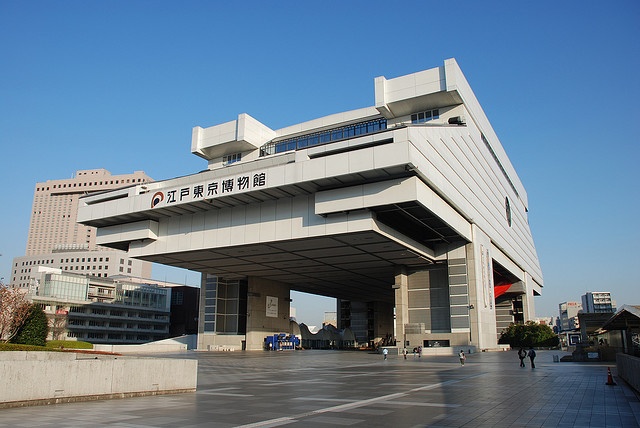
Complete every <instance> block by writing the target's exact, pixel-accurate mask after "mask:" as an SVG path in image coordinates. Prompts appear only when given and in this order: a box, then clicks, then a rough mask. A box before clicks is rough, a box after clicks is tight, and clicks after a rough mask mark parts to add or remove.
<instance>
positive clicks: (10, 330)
mask: <svg viewBox="0 0 640 428" xmlns="http://www.w3.org/2000/svg"><path fill="white" fill-rule="evenodd" d="M29 307H30V304H29V300H28V299H27V293H25V292H24V291H23V290H21V289H19V288H11V287H7V286H5V285H2V286H0V341H2V342H8V341H10V340H11V339H12V338H13V337H14V336H15V335H16V333H17V332H18V329H19V328H20V327H21V326H22V324H23V323H24V321H25V320H26V319H27V316H28V315H29Z"/></svg>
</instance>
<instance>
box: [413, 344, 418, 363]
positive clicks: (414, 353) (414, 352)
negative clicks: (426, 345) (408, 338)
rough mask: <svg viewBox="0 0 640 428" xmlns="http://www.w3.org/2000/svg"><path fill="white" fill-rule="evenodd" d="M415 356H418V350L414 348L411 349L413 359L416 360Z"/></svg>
mask: <svg viewBox="0 0 640 428" xmlns="http://www.w3.org/2000/svg"><path fill="white" fill-rule="evenodd" d="M416 355H418V348H416V347H415V346H414V347H413V359H414V360H415V359H416Z"/></svg>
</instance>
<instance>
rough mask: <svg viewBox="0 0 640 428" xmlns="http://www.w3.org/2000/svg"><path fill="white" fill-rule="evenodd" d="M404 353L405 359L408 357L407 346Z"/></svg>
mask: <svg viewBox="0 0 640 428" xmlns="http://www.w3.org/2000/svg"><path fill="white" fill-rule="evenodd" d="M402 353H403V354H404V359H405V360H406V359H407V347H406V346H405V348H404V349H403V350H402Z"/></svg>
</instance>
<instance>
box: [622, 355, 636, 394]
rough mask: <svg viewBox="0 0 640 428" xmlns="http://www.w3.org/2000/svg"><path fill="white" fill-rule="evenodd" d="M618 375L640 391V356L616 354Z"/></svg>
mask: <svg viewBox="0 0 640 428" xmlns="http://www.w3.org/2000/svg"><path fill="white" fill-rule="evenodd" d="M616 367H617V369H618V376H619V377H620V378H622V379H624V381H625V382H627V383H628V384H629V385H630V386H631V387H632V388H633V389H635V390H636V391H637V392H640V358H638V357H634V356H631V355H627V354H617V355H616Z"/></svg>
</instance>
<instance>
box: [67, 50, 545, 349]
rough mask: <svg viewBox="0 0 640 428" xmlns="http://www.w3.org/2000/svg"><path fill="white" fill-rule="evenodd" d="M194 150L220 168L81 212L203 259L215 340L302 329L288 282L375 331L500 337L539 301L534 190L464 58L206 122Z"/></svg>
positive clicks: (444, 341)
mask: <svg viewBox="0 0 640 428" xmlns="http://www.w3.org/2000/svg"><path fill="white" fill-rule="evenodd" d="M191 151H192V153H193V154H195V155H197V156H200V157H201V158H203V159H204V160H205V161H206V162H207V169H206V170H205V171H202V172H199V173H196V174H193V175H188V176H184V177H178V178H174V179H169V180H165V181H159V182H154V183H148V184H142V183H141V184H137V185H135V186H131V187H128V188H125V189H120V190H114V191H110V192H106V193H102V194H96V195H88V196H85V197H82V198H81V199H80V208H79V211H78V220H79V221H80V222H81V223H82V224H84V225H86V226H88V227H96V228H98V233H97V238H96V242H97V244H100V245H104V246H108V247H111V248H116V249H121V250H128V251H129V255H130V256H132V257H136V258H139V259H141V260H146V261H151V262H157V263H163V264H166V265H171V266H178V267H182V268H187V269H191V270H195V271H199V272H202V284H201V294H200V296H201V300H200V317H199V320H200V325H199V335H198V347H199V348H200V349H211V348H212V347H216V346H220V345H223V346H235V347H238V348H239V347H244V348H246V349H262V347H263V343H264V338H265V337H266V336H268V335H271V334H274V333H283V332H289V330H290V324H289V306H290V302H291V298H290V290H297V291H301V292H307V293H312V294H320V295H324V296H329V297H335V298H337V299H338V304H337V308H336V310H337V312H338V313H337V317H336V318H337V321H338V324H339V325H338V327H339V328H346V327H349V328H352V329H353V332H354V334H355V338H356V341H357V342H359V343H367V342H371V341H377V340H379V339H381V338H384V337H389V336H395V338H396V339H397V340H398V341H399V342H405V344H406V345H407V346H410V347H415V346H419V345H421V346H423V347H425V348H428V347H431V346H440V347H442V346H450V347H458V346H464V347H465V349H466V348H467V347H471V348H477V349H493V348H496V347H497V338H498V335H499V334H500V332H501V330H502V329H503V328H504V327H506V326H507V325H508V324H509V323H510V322H524V321H526V320H530V319H532V318H533V317H534V302H533V298H534V296H535V295H538V294H540V293H541V291H542V286H543V279H542V271H541V269H540V265H539V262H538V257H537V254H536V250H535V246H534V243H533V238H532V236H531V232H530V229H529V223H528V213H529V208H530V207H529V201H528V198H527V193H526V191H525V188H524V186H523V184H522V183H521V182H520V179H519V177H518V175H517V173H516V172H515V170H514V168H513V165H512V164H511V162H510V161H509V158H508V157H507V155H506V152H505V150H504V148H503V146H502V144H501V143H500V140H499V139H498V137H497V135H496V133H495V132H494V130H493V128H492V127H491V124H490V123H489V120H488V119H487V117H486V116H485V114H484V112H483V110H482V107H481V106H480V103H479V102H478V100H477V99H476V97H475V95H474V94H473V91H472V90H471V88H470V86H469V84H468V83H467V81H466V79H465V77H464V75H463V74H462V71H461V70H460V68H459V67H458V64H457V63H456V61H455V60H453V59H450V60H446V61H445V62H444V64H443V65H442V66H440V67H436V68H433V69H430V70H426V71H421V72H418V73H414V74H410V75H407V76H401V77H397V78H393V79H387V78H384V77H378V78H376V79H375V81H374V105H373V106H371V107H365V108H362V109H358V110H353V111H347V112H342V113H336V114H333V115H330V116H326V117H322V118H318V119H315V120H311V121H308V122H304V123H298V124H295V125H292V126H289V127H286V128H283V129H271V128H269V127H268V126H266V125H264V124H262V123H260V122H259V121H258V120H256V119H254V118H252V117H251V116H249V115H247V114H240V115H239V116H238V118H237V119H236V120H233V121H230V122H227V123H223V124H220V125H216V126H212V127H208V128H201V127H196V128H194V130H193V137H192V143H191ZM452 349H453V348H452Z"/></svg>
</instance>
